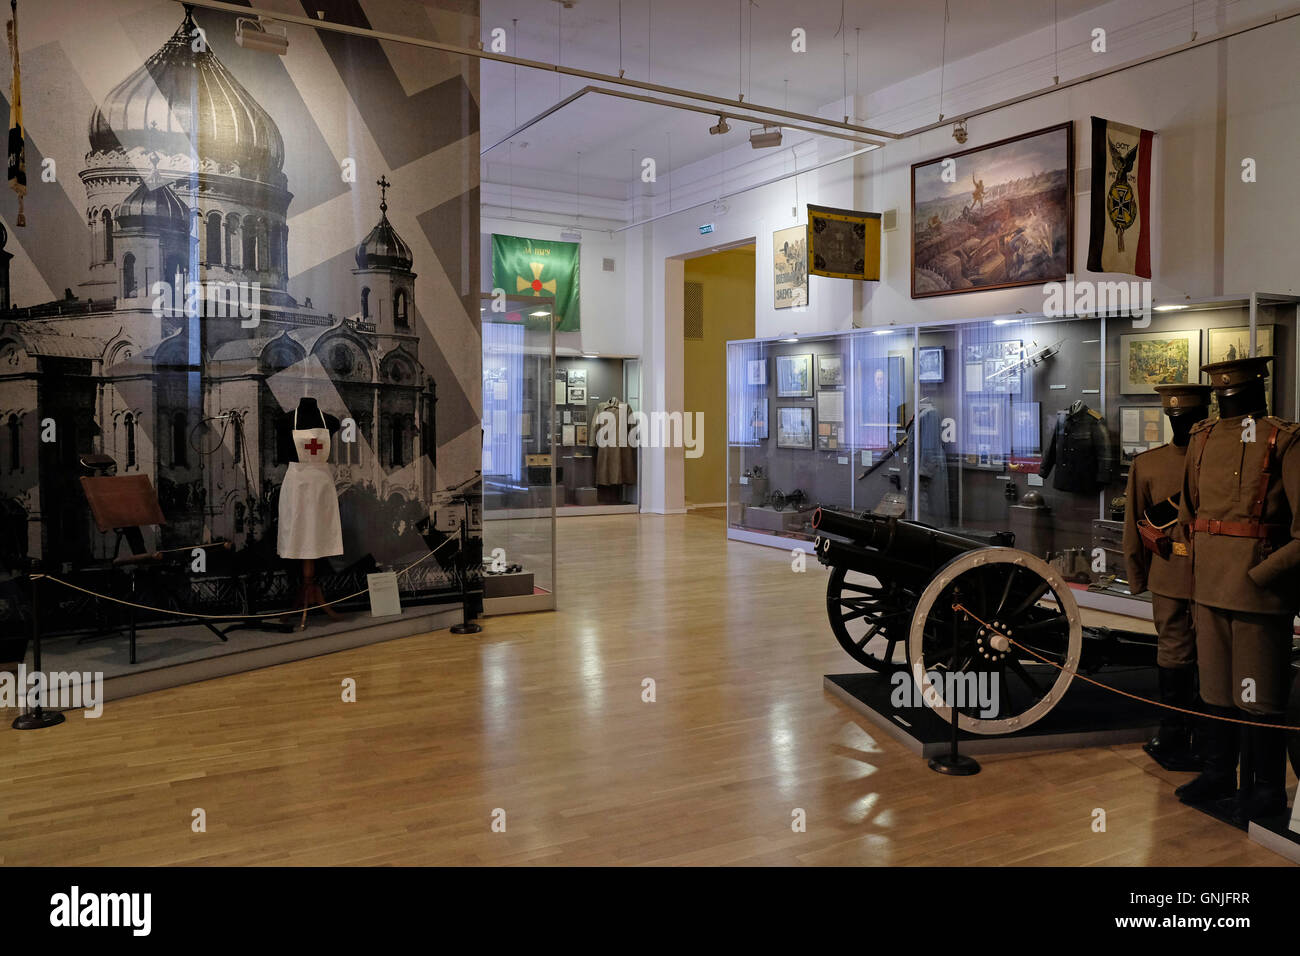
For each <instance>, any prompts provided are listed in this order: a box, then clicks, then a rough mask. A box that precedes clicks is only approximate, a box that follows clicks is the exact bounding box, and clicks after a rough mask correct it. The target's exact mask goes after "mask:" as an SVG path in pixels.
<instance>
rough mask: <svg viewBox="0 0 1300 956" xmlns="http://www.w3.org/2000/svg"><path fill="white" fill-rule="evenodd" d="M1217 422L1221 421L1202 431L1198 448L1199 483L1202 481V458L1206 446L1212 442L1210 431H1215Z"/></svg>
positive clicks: (1197, 471) (1197, 472) (1197, 470)
mask: <svg viewBox="0 0 1300 956" xmlns="http://www.w3.org/2000/svg"><path fill="white" fill-rule="evenodd" d="M1217 424H1219V423H1218V422H1214V423H1213V424H1211V425H1210V427H1209V428H1207V429H1205V431H1203V432H1201V446H1200V447H1199V448H1197V449H1196V481H1197V484H1198V485H1199V484H1200V481H1201V459H1202V458H1203V457H1204V456H1205V446H1206V445H1208V444H1209V443H1210V432H1212V431H1214V426H1215V425H1217Z"/></svg>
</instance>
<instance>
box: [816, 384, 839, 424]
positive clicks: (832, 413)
mask: <svg viewBox="0 0 1300 956" xmlns="http://www.w3.org/2000/svg"><path fill="white" fill-rule="evenodd" d="M817 421H819V422H842V421H844V393H843V392H841V391H824V392H818V393H817Z"/></svg>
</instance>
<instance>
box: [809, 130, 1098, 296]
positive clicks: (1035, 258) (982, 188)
mask: <svg viewBox="0 0 1300 956" xmlns="http://www.w3.org/2000/svg"><path fill="white" fill-rule="evenodd" d="M1073 187H1074V124H1073V123H1072V122H1070V123H1062V124H1060V125H1059V126H1051V127H1048V128H1046V129H1040V130H1035V131H1034V132H1032V133H1025V134H1023V135H1021V136H1013V137H1011V138H1009V139H1003V140H999V141H998V142H996V143H990V144H988V145H987V146H976V147H974V148H973V149H966V150H962V151H961V152H959V153H947V154H945V155H943V156H936V157H935V158H934V159H930V160H926V161H925V162H921V163H916V164H914V165H913V166H912V298H914V299H921V298H925V297H927V296H932V295H952V294H953V293H958V292H980V291H984V290H987V289H1007V288H1011V287H1012V286H1022V285H1040V284H1042V283H1044V282H1055V281H1064V280H1065V276H1066V273H1068V272H1071V271H1073V270H1072V263H1073V262H1074V201H1073V200H1074V195H1073ZM809 208H812V207H809ZM957 245H960V246H961V248H962V250H963V252H962V254H960V255H959V254H958V253H957V251H956V248H955V247H956V246H957Z"/></svg>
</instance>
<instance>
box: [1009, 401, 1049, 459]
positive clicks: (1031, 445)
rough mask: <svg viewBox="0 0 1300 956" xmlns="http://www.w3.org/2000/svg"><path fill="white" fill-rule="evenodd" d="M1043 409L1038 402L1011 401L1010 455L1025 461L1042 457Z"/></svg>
mask: <svg viewBox="0 0 1300 956" xmlns="http://www.w3.org/2000/svg"><path fill="white" fill-rule="evenodd" d="M1042 421H1043V411H1042V404H1041V403H1039V402H1012V403H1011V457H1012V458H1013V459H1014V460H1016V461H1018V462H1019V461H1025V460H1030V459H1036V458H1042V457H1043V426H1042Z"/></svg>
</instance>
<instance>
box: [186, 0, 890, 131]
mask: <svg viewBox="0 0 1300 956" xmlns="http://www.w3.org/2000/svg"><path fill="white" fill-rule="evenodd" d="M176 2H178V3H179V2H181V0H176ZM185 2H187V3H190V4H191V5H192V6H195V7H202V8H204V9H206V10H221V11H223V12H225V13H232V14H234V15H236V16H239V17H263V18H265V19H268V20H275V21H276V22H278V23H295V24H298V25H300V26H305V27H311V28H312V29H315V30H329V31H331V32H333V33H346V34H349V35H351V36H357V37H365V38H367V39H371V40H385V41H389V42H393V43H407V44H410V45H412V46H419V47H424V48H426V49H429V50H439V51H441V52H443V53H454V54H458V55H460V56H469V57H474V58H476V59H479V60H494V61H496V62H498V63H510V64H514V65H515V66H522V67H525V68H526V69H530V70H542V71H544V72H547V73H562V74H564V75H566V76H576V77H581V78H582V79H586V80H594V81H597V82H600V83H612V84H614V85H616V86H626V87H631V88H633V89H638V90H646V91H647V92H650V93H663V94H667V95H669V96H682V97H686V98H687V99H692V100H699V101H700V102H705V103H715V104H717V105H718V106H728V107H733V108H734V107H743V108H745V109H748V110H751V111H752V112H755V113H766V114H768V115H769V116H784V117H786V118H788V119H792V120H798V121H799V122H803V123H813V124H816V125H819V126H829V127H832V128H834V129H841V130H847V131H848V132H850V133H857V134H858V135H859V136H877V137H883V138H885V139H898V138H899V136H898V135H897V134H895V133H886V132H884V131H883V130H877V129H871V128H870V127H866V126H859V125H857V124H856V123H847V122H841V121H840V120H834V119H827V118H826V117H824V116H814V115H812V114H809V113H800V112H797V111H795V110H786V109H781V108H779V107H776V106H763V105H761V104H758V103H750V102H742V101H741V100H739V99H735V100H732V99H727V98H726V97H723V96H713V95H711V94H708V93H699V92H696V91H695V90H684V89H680V88H678V87H673V86H663V85H661V84H659V83H647V82H644V81H641V80H632V79H628V78H627V77H625V76H615V75H612V74H609V73H595V72H593V71H591V70H580V69H577V68H576V67H571V66H562V65H560V64H557V63H547V62H545V61H543V60H527V59H524V58H523V57H517V56H510V55H508V54H505V53H493V52H491V51H490V50H479V49H474V48H472V47H463V46H456V45H455V44H454V43H440V42H438V41H437V40H425V39H422V38H420V37H412V36H404V35H403V34H400V33H385V32H383V31H380V30H367V29H365V28H364V27H354V26H348V25H347V24H343V23H333V22H331V21H329V20H316V19H313V18H311V17H306V16H299V15H298V14H292V13H281V12H279V11H275V10H259V9H258V8H257V7H248V6H242V5H240V4H237V3H225V2H222V0H185ZM709 112H711V113H713V114H714V115H715V116H716V115H717V114H718V112H719V111H718V110H717V109H713V110H709ZM758 122H759V124H760V125H762V122H763V121H762V120H759V121H758ZM768 125H772V122H771V120H770V119H769V120H768ZM783 125H784V124H783Z"/></svg>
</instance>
